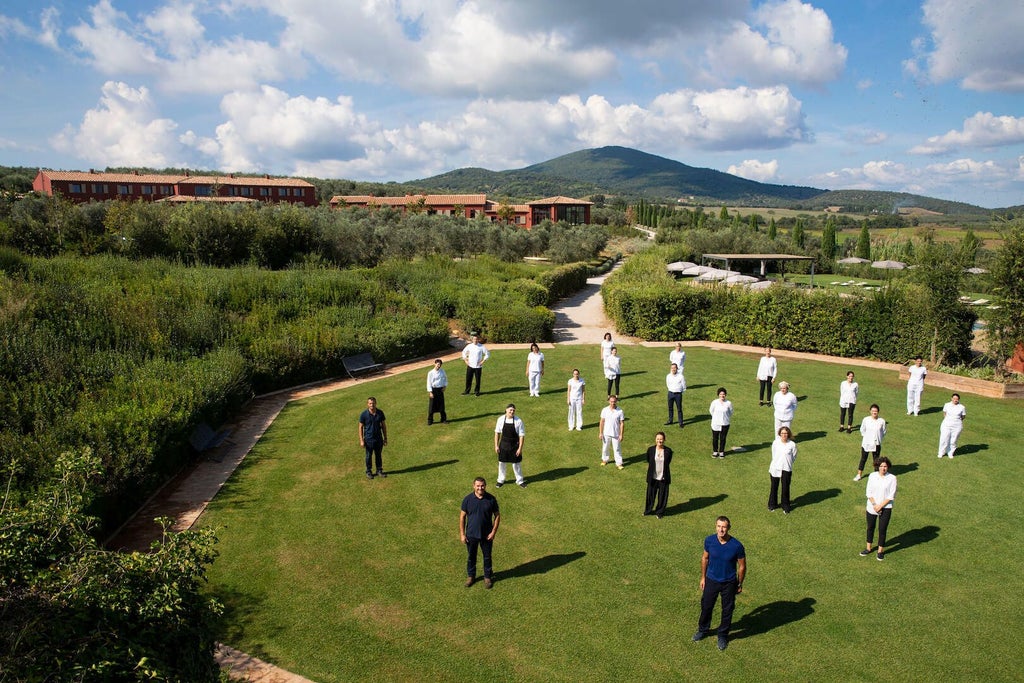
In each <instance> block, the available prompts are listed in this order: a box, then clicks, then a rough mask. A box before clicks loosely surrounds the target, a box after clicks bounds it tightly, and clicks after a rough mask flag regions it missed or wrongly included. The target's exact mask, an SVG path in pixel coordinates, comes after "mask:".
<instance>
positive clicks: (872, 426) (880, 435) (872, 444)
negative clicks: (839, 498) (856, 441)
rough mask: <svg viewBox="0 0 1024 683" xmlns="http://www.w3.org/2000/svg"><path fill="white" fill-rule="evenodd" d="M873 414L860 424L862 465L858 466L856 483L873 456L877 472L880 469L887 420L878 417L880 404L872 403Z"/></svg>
mask: <svg viewBox="0 0 1024 683" xmlns="http://www.w3.org/2000/svg"><path fill="white" fill-rule="evenodd" d="M870 411H871V414H870V415H868V416H867V417H865V418H864V420H863V421H862V422H861V423H860V463H859V464H858V465H857V476H855V477H854V478H853V480H854V481H860V478H861V475H862V474H863V473H864V463H866V462H867V461H868V456H869V455H870V456H871V459H872V461H873V462H872V464H873V465H874V468H875V470H877V469H878V459H879V458H881V457H882V439H884V438H885V430H886V425H885V420H884V419H882V418H880V417H878V404H877V403H872V404H871V408H870Z"/></svg>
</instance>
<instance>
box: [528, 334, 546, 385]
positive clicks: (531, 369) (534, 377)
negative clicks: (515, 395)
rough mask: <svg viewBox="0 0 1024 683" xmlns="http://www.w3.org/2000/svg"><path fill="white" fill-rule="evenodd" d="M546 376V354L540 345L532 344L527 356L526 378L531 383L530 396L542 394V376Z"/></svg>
mask: <svg viewBox="0 0 1024 683" xmlns="http://www.w3.org/2000/svg"><path fill="white" fill-rule="evenodd" d="M543 376H544V354H543V353H541V352H540V347H539V346H537V345H536V344H530V353H528V354H527V356H526V380H527V382H528V383H529V385H530V396H540V378H541V377H543Z"/></svg>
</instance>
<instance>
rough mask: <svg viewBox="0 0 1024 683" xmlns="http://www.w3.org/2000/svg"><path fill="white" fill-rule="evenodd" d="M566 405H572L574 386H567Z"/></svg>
mask: <svg viewBox="0 0 1024 683" xmlns="http://www.w3.org/2000/svg"><path fill="white" fill-rule="evenodd" d="M565 403H566V405H572V385H571V384H566V385H565Z"/></svg>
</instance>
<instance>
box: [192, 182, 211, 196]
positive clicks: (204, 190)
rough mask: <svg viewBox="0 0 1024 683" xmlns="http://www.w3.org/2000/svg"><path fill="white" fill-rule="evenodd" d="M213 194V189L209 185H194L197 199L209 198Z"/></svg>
mask: <svg viewBox="0 0 1024 683" xmlns="http://www.w3.org/2000/svg"><path fill="white" fill-rule="evenodd" d="M212 194H213V188H212V187H210V186H209V185H196V196H197V197H209V196H211V195H212Z"/></svg>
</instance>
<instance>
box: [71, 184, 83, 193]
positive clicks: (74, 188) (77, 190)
mask: <svg viewBox="0 0 1024 683" xmlns="http://www.w3.org/2000/svg"><path fill="white" fill-rule="evenodd" d="M68 191H69V192H71V193H72V194H82V183H71V185H69V186H68Z"/></svg>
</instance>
